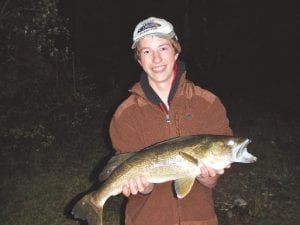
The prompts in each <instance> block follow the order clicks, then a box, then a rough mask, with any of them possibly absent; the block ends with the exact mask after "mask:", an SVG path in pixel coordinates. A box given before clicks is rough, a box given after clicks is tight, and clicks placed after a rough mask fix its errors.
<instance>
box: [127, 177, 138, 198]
mask: <svg viewBox="0 0 300 225" xmlns="http://www.w3.org/2000/svg"><path fill="white" fill-rule="evenodd" d="M129 188H130V193H131V194H133V195H136V194H137V193H138V190H137V185H136V181H135V180H134V179H130V181H129Z"/></svg>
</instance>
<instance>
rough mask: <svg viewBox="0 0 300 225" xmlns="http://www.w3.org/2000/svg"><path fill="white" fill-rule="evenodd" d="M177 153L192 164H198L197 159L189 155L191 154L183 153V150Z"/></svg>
mask: <svg viewBox="0 0 300 225" xmlns="http://www.w3.org/2000/svg"><path fill="white" fill-rule="evenodd" d="M179 155H180V156H181V157H182V158H183V159H185V160H187V161H189V162H190V163H192V164H194V165H198V160H197V159H196V158H194V157H193V156H191V155H189V154H187V153H185V152H179Z"/></svg>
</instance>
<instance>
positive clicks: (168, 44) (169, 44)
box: [139, 43, 172, 51]
mask: <svg viewBox="0 0 300 225" xmlns="http://www.w3.org/2000/svg"><path fill="white" fill-rule="evenodd" d="M164 46H169V47H172V45H171V43H164V44H161V45H159V46H158V48H161V47H164ZM145 49H151V48H150V47H144V48H141V49H139V51H143V50H145Z"/></svg>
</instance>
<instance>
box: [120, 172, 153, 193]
mask: <svg viewBox="0 0 300 225" xmlns="http://www.w3.org/2000/svg"><path fill="white" fill-rule="evenodd" d="M153 187H154V184H152V183H149V182H148V181H147V179H146V178H145V177H143V176H137V177H135V178H132V179H130V180H129V181H128V183H127V185H124V186H123V188H122V193H123V195H125V196H126V197H129V196H130V195H131V194H132V195H136V194H138V193H139V192H140V193H142V194H149V193H150V192H151V191H152V190H153Z"/></svg>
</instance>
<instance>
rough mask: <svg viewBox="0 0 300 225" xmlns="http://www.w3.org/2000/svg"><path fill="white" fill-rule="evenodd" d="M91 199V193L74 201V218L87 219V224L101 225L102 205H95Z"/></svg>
mask: <svg viewBox="0 0 300 225" xmlns="http://www.w3.org/2000/svg"><path fill="white" fill-rule="evenodd" d="M91 199H92V193H90V194H88V195H85V196H84V197H83V198H82V199H81V200H80V201H78V202H77V203H76V205H75V206H74V208H73V210H72V214H73V215H74V218H76V219H81V220H86V221H88V224H89V225H103V222H102V217H103V207H101V208H100V207H96V205H95V204H93V203H92V201H91Z"/></svg>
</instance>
